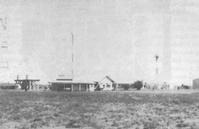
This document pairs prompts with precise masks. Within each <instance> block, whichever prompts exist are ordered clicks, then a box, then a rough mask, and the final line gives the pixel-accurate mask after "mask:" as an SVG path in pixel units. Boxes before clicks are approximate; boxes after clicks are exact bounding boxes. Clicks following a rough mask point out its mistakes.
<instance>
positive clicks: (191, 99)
mask: <svg viewBox="0 0 199 129" xmlns="http://www.w3.org/2000/svg"><path fill="white" fill-rule="evenodd" d="M198 123H199V93H191V94H183V93H181V94H175V93H173V94H170V93H161V94H159V93H142V92H74V93H67V92H20V91H0V128H2V129H6V128H9V129H44V128H46V129H47V128H52V129H56V128H58V127H59V128H60V129H64V128H85V129H86V128H89V129H102V128H104V129H198V128H199V124H198Z"/></svg>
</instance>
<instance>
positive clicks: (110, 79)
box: [105, 76, 115, 83]
mask: <svg viewBox="0 0 199 129" xmlns="http://www.w3.org/2000/svg"><path fill="white" fill-rule="evenodd" d="M105 78H107V79H108V80H109V81H111V82H112V83H114V82H115V81H114V80H113V79H112V78H110V77H109V76H105Z"/></svg>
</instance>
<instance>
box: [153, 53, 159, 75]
mask: <svg viewBox="0 0 199 129" xmlns="http://www.w3.org/2000/svg"><path fill="white" fill-rule="evenodd" d="M154 58H155V63H156V67H155V74H156V75H158V74H159V68H158V59H159V55H157V54H156V55H155V56H154Z"/></svg>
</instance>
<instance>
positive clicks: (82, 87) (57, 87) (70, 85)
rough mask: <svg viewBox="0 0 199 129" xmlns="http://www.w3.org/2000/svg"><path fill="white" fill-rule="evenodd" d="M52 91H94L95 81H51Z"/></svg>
mask: <svg viewBox="0 0 199 129" xmlns="http://www.w3.org/2000/svg"><path fill="white" fill-rule="evenodd" d="M49 84H50V90H52V91H94V83H88V82H73V81H55V82H49Z"/></svg>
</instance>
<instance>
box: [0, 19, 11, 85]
mask: <svg viewBox="0 0 199 129" xmlns="http://www.w3.org/2000/svg"><path fill="white" fill-rule="evenodd" d="M7 26H8V25H7V17H0V71H1V78H0V82H5V81H6V82H7V80H9V76H10V75H9V73H8V71H9V62H8V55H9V52H8V49H9V47H8V30H7Z"/></svg>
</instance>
